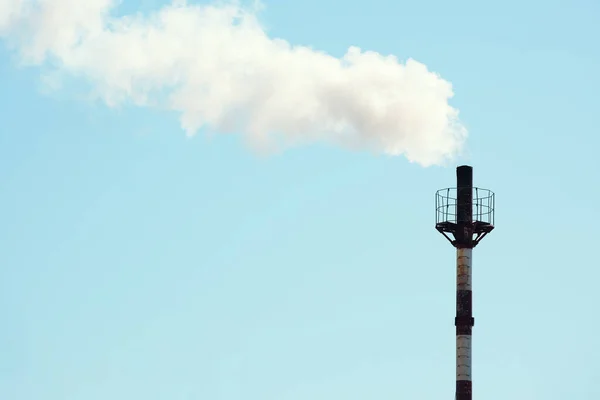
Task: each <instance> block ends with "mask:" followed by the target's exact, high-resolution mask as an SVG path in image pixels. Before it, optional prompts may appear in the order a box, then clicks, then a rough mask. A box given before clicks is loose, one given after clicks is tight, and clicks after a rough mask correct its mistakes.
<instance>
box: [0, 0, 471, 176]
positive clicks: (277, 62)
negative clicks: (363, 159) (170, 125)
mask: <svg viewBox="0 0 600 400" xmlns="http://www.w3.org/2000/svg"><path fill="white" fill-rule="evenodd" d="M117 6H118V4H116V2H115V1H113V0H0V36H2V37H3V38H4V39H5V42H6V43H7V44H8V45H9V46H10V47H11V48H13V49H14V50H15V51H17V52H18V54H19V57H20V59H21V60H22V61H23V62H26V63H29V64H34V65H40V66H45V67H48V66H51V67H52V68H55V69H56V70H57V71H59V72H60V74H62V75H65V76H71V77H74V78H77V79H83V80H84V81H85V82H87V83H89V84H91V85H92V88H93V89H94V92H95V93H97V94H98V95H99V96H101V98H102V99H103V100H105V101H106V103H107V104H108V105H118V104H122V103H126V102H129V103H133V104H135V105H139V106H148V107H162V108H167V109H169V110H173V111H176V112H178V113H180V115H181V125H182V127H183V129H185V131H186V132H187V133H188V134H190V135H191V134H194V133H195V132H196V131H198V130H199V129H200V128H204V127H206V128H208V129H209V130H214V131H216V132H241V133H243V134H244V135H246V136H247V137H248V139H249V140H250V142H251V143H254V144H257V145H259V146H267V145H270V144H273V143H276V144H278V145H284V146H289V145H295V144H299V143H310V142H328V143H334V144H337V145H341V146H344V147H348V148H359V149H365V150H368V151H374V152H378V153H384V154H389V155H404V156H405V157H406V158H408V160H410V161H411V162H417V163H419V164H422V165H424V166H428V165H434V164H443V163H445V162H446V161H448V160H450V159H452V158H453V157H454V156H456V155H457V154H458V153H459V152H460V151H461V149H462V146H463V143H464V141H465V139H466V136H467V133H466V130H465V128H464V127H463V126H462V124H461V123H460V121H459V119H458V111H457V110H456V109H455V108H453V107H451V106H450V105H449V103H448V101H449V99H450V98H451V97H452V96H453V91H452V86H451V84H450V83H449V82H447V81H445V80H443V79H442V78H440V77H439V76H438V75H437V74H435V73H433V72H430V71H428V69H427V67H426V66H425V65H423V64H421V63H419V62H417V61H415V60H412V59H408V60H407V61H406V62H405V63H401V62H399V61H398V59H397V58H395V57H393V56H383V55H380V54H378V53H375V52H369V51H366V52H363V51H361V50H360V49H358V48H356V47H350V48H349V49H348V51H347V53H346V54H345V55H344V56H343V57H342V58H336V57H333V56H331V55H328V54H326V53H324V52H320V51H316V50H313V49H311V48H309V47H305V46H292V45H290V44H289V43H288V42H286V41H284V40H281V39H276V38H270V37H269V36H268V35H267V33H266V32H265V30H264V29H263V27H262V26H261V24H260V22H259V20H258V18H257V14H256V9H255V8H247V7H244V6H240V5H239V4H237V3H219V4H213V5H194V4H188V3H186V2H185V1H173V3H171V4H169V5H166V6H163V7H162V8H161V9H159V10H156V11H155V12H153V13H150V14H146V15H142V14H135V15H129V16H116V14H115V13H114V10H115V9H116V7H117Z"/></svg>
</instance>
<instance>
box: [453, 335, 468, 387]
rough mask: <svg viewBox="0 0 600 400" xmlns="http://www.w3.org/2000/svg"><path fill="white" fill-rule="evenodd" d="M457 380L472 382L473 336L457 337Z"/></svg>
mask: <svg viewBox="0 0 600 400" xmlns="http://www.w3.org/2000/svg"><path fill="white" fill-rule="evenodd" d="M456 380H457V381H470V380H471V335H458V336H456Z"/></svg>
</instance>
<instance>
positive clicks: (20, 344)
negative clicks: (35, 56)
mask: <svg viewBox="0 0 600 400" xmlns="http://www.w3.org/2000/svg"><path fill="white" fill-rule="evenodd" d="M2 1H4V3H6V4H8V0H2ZM2 1H0V3H2ZM96 2H97V1H96ZM0 5H2V4H0ZM161 6H163V4H162V3H161V2H160V1H158V0H155V1H152V0H142V1H136V0H124V3H123V4H122V5H121V7H120V8H119V10H118V11H119V12H121V13H123V14H130V13H133V12H136V11H138V10H139V11H143V12H150V11H152V10H157V9H159V8H160V7H161ZM259 18H260V20H261V22H262V23H263V24H264V26H265V27H267V29H268V34H269V36H271V37H280V38H284V39H286V40H287V41H289V42H290V43H292V44H303V45H310V46H311V47H313V48H314V49H319V50H323V51H326V52H328V53H330V54H332V55H334V56H336V57H341V56H342V55H343V54H344V53H345V52H346V50H347V49H348V47H349V46H358V47H360V48H362V49H364V50H373V51H377V52H380V53H381V54H394V55H396V56H397V57H398V58H399V59H400V60H406V59H407V58H409V57H412V58H414V59H416V60H418V61H419V62H422V63H424V64H426V65H427V66H428V68H429V69H430V70H432V71H435V72H437V73H439V74H441V76H442V77H443V78H444V79H446V80H448V81H449V82H451V83H452V85H453V90H454V93H455V97H454V98H452V99H451V100H450V103H451V105H452V106H453V107H456V108H457V109H459V110H460V118H461V121H462V122H463V123H464V125H465V126H466V128H467V129H468V131H469V136H468V139H467V142H466V147H465V149H466V151H465V152H464V155H462V156H461V157H459V158H457V159H456V160H454V161H453V162H451V163H449V164H448V165H447V166H445V167H442V166H429V167H423V166H421V165H419V164H418V163H410V162H409V161H407V159H406V158H404V157H402V156H399V157H392V156H389V155H379V154H377V153H374V152H370V151H356V150H348V149H346V148H343V147H337V146H334V145H330V144H313V145H311V144H308V145H305V146H298V147H294V148H291V149H288V150H286V151H283V152H279V153H275V154H272V155H270V156H263V155H260V154H258V153H257V152H255V151H253V150H252V149H251V148H250V147H249V146H248V145H247V143H246V141H245V140H244V139H242V138H241V136H240V135H237V134H231V135H206V134H205V132H204V131H203V130H200V132H198V134H197V135H196V136H194V137H191V138H190V137H187V136H186V134H185V132H184V131H183V129H182V127H181V125H180V121H179V119H178V115H177V113H172V112H166V111H164V112H163V111H156V110H155V109H152V108H145V107H133V106H127V105H125V106H120V107H116V108H109V107H107V106H105V105H104V104H103V103H102V102H90V101H87V100H85V99H84V98H83V96H82V95H81V93H82V92H81V91H80V90H75V89H74V90H71V89H72V88H70V87H68V86H67V87H63V88H58V89H52V88H51V87H49V86H48V82H47V81H45V80H44V79H43V78H42V77H43V76H46V75H45V71H46V67H44V66H41V67H39V66H33V67H25V66H22V65H21V60H20V58H19V56H18V55H17V54H16V53H15V51H13V50H10V49H9V48H8V47H7V46H6V42H5V43H4V44H3V45H2V47H1V48H0V49H1V50H0V117H1V121H2V128H1V129H0V315H1V318H2V324H1V326H2V329H0V398H2V399H6V400H105V399H111V400H125V399H127V400H129V399H144V400H213V399H214V400H237V399H239V400H332V399H336V400H337V399H340V400H342V399H343V400H354V399H357V400H358V399H361V400H362V399H377V400H387V399H390V400H391V399H424V400H428V399H432V400H433V399H444V398H445V399H451V398H453V396H454V381H455V367H454V363H455V359H454V357H455V356H454V352H455V348H454V346H455V337H454V315H455V300H454V299H455V255H454V250H453V248H452V247H451V246H450V244H449V243H447V242H446V240H445V239H444V238H443V237H441V235H439V233H437V232H436V231H435V229H434V222H435V221H434V215H435V214H434V193H435V190H437V189H438V188H443V187H446V186H452V185H453V184H454V182H455V170H454V167H455V166H456V165H457V164H462V163H468V164H471V165H473V166H474V181H475V182H474V183H475V185H477V186H480V187H486V188H490V189H492V190H494V191H495V192H496V193H497V199H496V204H497V213H496V225H497V228H496V230H495V231H494V232H493V233H492V234H491V235H490V236H488V237H487V238H486V239H484V241H483V242H482V244H481V245H480V246H478V247H477V248H476V249H475V251H474V260H473V285H474V316H475V321H476V322H475V327H474V332H473V335H474V336H473V337H474V339H473V380H474V384H473V386H474V396H475V398H477V399H487V400H500V399H507V398H510V399H515V400H521V399H523V400H531V399H544V400H554V399H556V400H558V399H560V400H564V399H568V398H569V399H581V400H585V399H598V398H600V361H598V360H600V344H599V338H600V313H599V311H598V307H599V305H600V294H599V293H600V292H599V291H598V287H597V286H598V282H599V281H600V271H599V270H598V267H599V264H598V256H597V250H598V238H600V235H599V233H598V232H599V231H598V226H599V224H600V178H599V174H600V157H599V156H598V148H599V146H600V141H599V140H598V123H597V120H598V115H600V100H599V97H598V93H600V77H599V76H600V75H599V74H598V71H599V70H600V51H599V47H598V38H600V25H599V24H598V21H599V20H600V3H598V2H596V1H592V0H572V1H569V2H567V1H557V0H550V1H544V2H542V1H529V2H519V1H514V0H508V1H504V2H496V3H489V4H487V5H485V4H484V3H482V2H476V1H465V0H458V1H453V2H447V1H442V0H431V1H423V2H416V1H415V2H403V1H391V0H371V1H369V2H366V3H365V2H358V1H345V2H343V3H342V2H339V1H333V0H318V1H316V0H303V1H285V2H284V1H277V2H276V1H265V7H264V9H263V10H262V11H261V12H260V14H259Z"/></svg>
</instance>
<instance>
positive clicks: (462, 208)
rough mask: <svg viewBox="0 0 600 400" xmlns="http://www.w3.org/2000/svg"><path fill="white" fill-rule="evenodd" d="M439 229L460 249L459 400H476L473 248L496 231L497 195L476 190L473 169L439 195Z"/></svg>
mask: <svg viewBox="0 0 600 400" xmlns="http://www.w3.org/2000/svg"><path fill="white" fill-rule="evenodd" d="M435 203H436V204H435V206H436V221H435V222H436V224H435V228H436V229H437V230H438V231H439V232H440V233H441V234H443V235H444V237H446V239H448V240H449V241H450V243H452V245H453V246H454V247H455V248H456V318H455V320H454V325H455V326H456V396H455V399H456V400H472V392H473V381H472V376H471V371H472V365H471V333H472V328H473V325H474V324H475V319H474V318H473V309H472V304H473V302H472V297H473V296H472V290H473V289H472V282H471V268H472V266H473V264H472V253H473V248H474V247H475V246H477V244H478V243H479V242H480V241H481V239H483V237H484V236H485V235H487V234H488V233H490V232H491V231H492V230H493V229H494V193H493V192H492V191H491V190H487V189H480V188H477V187H473V168H472V167H470V166H468V165H462V166H460V167H458V168H457V169H456V188H446V189H441V190H438V191H437V192H436V199H435Z"/></svg>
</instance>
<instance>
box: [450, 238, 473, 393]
mask: <svg viewBox="0 0 600 400" xmlns="http://www.w3.org/2000/svg"><path fill="white" fill-rule="evenodd" d="M472 256H473V249H472V248H470V247H458V248H457V249H456V321H455V325H456V399H457V400H471V399H472V390H473V389H472V376H471V371H472V364H471V361H472V358H471V340H472V338H471V331H472V327H473V323H474V319H473V309H472V296H473V292H472Z"/></svg>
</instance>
